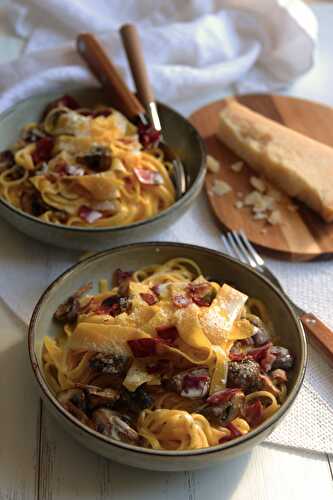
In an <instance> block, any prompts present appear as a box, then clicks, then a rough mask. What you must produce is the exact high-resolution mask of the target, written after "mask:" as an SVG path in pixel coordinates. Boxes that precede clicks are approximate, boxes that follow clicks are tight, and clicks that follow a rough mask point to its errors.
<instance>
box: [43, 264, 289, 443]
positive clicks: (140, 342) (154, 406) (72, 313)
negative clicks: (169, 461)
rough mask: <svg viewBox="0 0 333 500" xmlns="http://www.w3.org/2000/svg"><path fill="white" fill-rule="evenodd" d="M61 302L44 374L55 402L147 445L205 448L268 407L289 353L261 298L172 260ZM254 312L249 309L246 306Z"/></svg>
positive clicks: (283, 383)
mask: <svg viewBox="0 0 333 500" xmlns="http://www.w3.org/2000/svg"><path fill="white" fill-rule="evenodd" d="M113 279H114V283H113V286H112V287H109V286H108V281H107V280H102V283H101V288H100V292H99V293H96V294H89V293H88V291H89V290H88V289H89V286H90V285H87V286H85V287H83V288H81V289H80V290H78V291H77V292H76V293H75V294H74V295H73V296H71V297H69V298H68V299H67V300H66V301H65V302H64V303H63V304H61V305H60V306H59V307H58V309H57V310H56V312H55V316H54V317H55V320H56V321H58V322H60V323H62V325H63V329H62V331H61V333H60V335H59V336H58V337H57V338H56V339H52V338H49V337H45V339H44V351H43V361H44V372H45V376H46V379H47V381H48V383H49V385H50V386H51V388H52V389H53V390H54V392H55V393H56V394H57V397H58V399H59V401H60V402H61V404H62V405H63V406H64V408H65V409H66V410H67V411H69V412H70V413H72V414H73V415H74V416H75V417H76V418H78V419H79V420H80V421H81V422H83V423H85V424H86V425H89V426H90V427H92V428H94V429H95V430H97V431H98V432H101V433H103V434H105V435H107V436H109V437H112V438H114V439H118V440H121V441H125V442H130V443H132V444H136V445H140V446H145V447H148V448H153V449H158V450H189V449H198V448H205V447H209V446H214V445H217V444H219V443H224V442H226V441H229V440H231V439H234V438H237V437H238V436H241V435H244V434H247V433H248V432H250V431H251V430H252V429H253V428H255V427H257V426H258V425H260V424H261V423H262V422H263V421H265V420H266V419H267V418H269V417H270V416H272V415H273V414H274V413H275V412H276V411H277V410H278V408H279V407H280V405H281V404H282V403H283V401H284V399H285V397H286V393H287V380H288V376H287V371H288V370H290V369H291V368H292V365H293V357H292V355H291V354H290V352H289V351H288V349H286V348H284V347H281V346H277V345H274V343H273V331H272V325H271V322H270V321H269V316H268V313H267V310H266V308H265V306H264V304H262V303H261V302H259V301H257V300H254V299H249V300H248V297H247V296H246V295H245V294H243V293H241V292H239V291H238V290H236V289H234V288H232V287H230V286H229V285H227V284H226V283H224V284H223V285H220V284H218V283H215V282H212V281H208V280H207V279H205V278H204V277H203V276H202V273H201V270H200V268H199V267H198V266H197V264H196V263H195V262H193V261H191V260H189V259H185V258H176V259H172V260H169V261H168V262H166V263H164V264H159V265H152V266H148V267H145V268H142V269H139V270H137V271H135V272H125V271H121V270H120V269H118V270H117V271H116V272H115V273H114V278H113ZM255 312H256V313H257V314H259V313H260V315H261V317H260V316H257V315H256V314H255Z"/></svg>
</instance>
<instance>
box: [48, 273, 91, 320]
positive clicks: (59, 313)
mask: <svg viewBox="0 0 333 500" xmlns="http://www.w3.org/2000/svg"><path fill="white" fill-rule="evenodd" d="M91 287H92V283H87V284H86V285H83V286H82V287H81V288H79V289H78V290H77V291H76V292H75V293H74V294H73V295H71V296H70V297H68V299H67V300H66V301H65V302H64V303H63V304H60V305H59V306H58V307H57V309H56V311H55V313H54V315H53V317H54V319H56V320H57V321H60V322H61V323H75V321H76V320H77V318H78V315H79V312H80V301H79V298H80V297H81V295H83V294H84V293H85V292H87V291H88V290H89V289H90V288H91Z"/></svg>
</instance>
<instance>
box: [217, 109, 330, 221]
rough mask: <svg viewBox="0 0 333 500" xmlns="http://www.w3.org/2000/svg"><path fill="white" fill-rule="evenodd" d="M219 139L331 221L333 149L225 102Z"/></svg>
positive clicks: (281, 187) (270, 179)
mask: <svg viewBox="0 0 333 500" xmlns="http://www.w3.org/2000/svg"><path fill="white" fill-rule="evenodd" d="M219 118H220V119H219V129H218V132H217V135H218V138H219V139H220V140H221V141H222V142H223V143H224V144H226V145H227V146H228V147H229V148H230V149H231V150H232V151H233V152H234V153H236V154H237V155H238V156H239V157H240V158H242V159H243V160H244V161H245V162H246V163H248V164H249V165H250V166H251V167H252V168H253V169H254V170H255V171H256V172H258V173H259V174H262V175H264V176H265V177H266V178H267V179H268V180H269V181H271V182H272V183H273V184H275V185H276V186H277V187H279V188H280V189H281V190H282V191H284V192H285V193H287V194H288V195H289V196H293V197H296V198H298V199H299V200H301V201H303V202H304V203H305V204H306V205H308V206H309V207H310V208H312V209H313V210H315V211H316V212H317V213H318V214H320V215H321V217H322V218H323V219H324V220H325V221H326V222H331V221H333V148H330V147H329V146H327V145H325V144H322V143H320V142H318V141H315V140H313V139H310V138H309V137H306V136H305V135H303V134H300V133H299V132H296V131H294V130H291V129H289V128H288V127H286V126H284V125H281V124H279V123H276V122H274V121H272V120H270V119H269V118H266V117H264V116H262V115H260V114H259V113H256V112H254V111H252V110H250V109H249V108H247V107H245V106H243V105H242V104H239V103H238V102H237V101H235V100H234V99H227V100H226V101H225V104H224V106H223V108H222V111H221V112H220V116H219Z"/></svg>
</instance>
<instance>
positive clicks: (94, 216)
mask: <svg viewBox="0 0 333 500" xmlns="http://www.w3.org/2000/svg"><path fill="white" fill-rule="evenodd" d="M79 217H80V218H81V219H82V220H84V221H86V222H88V224H93V223H94V222H95V221H97V220H98V219H100V218H101V217H103V214H102V212H99V211H98V210H92V209H91V208H89V207H87V206H86V205H82V206H81V207H80V208H79Z"/></svg>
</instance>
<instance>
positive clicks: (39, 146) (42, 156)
mask: <svg viewBox="0 0 333 500" xmlns="http://www.w3.org/2000/svg"><path fill="white" fill-rule="evenodd" d="M53 146H54V139H53V138H52V137H43V139H40V140H39V141H37V142H36V147H35V151H34V152H33V153H32V155H31V156H32V160H33V162H34V164H35V165H38V164H39V163H42V162H43V161H49V160H50V159H51V156H52V149H53Z"/></svg>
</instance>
